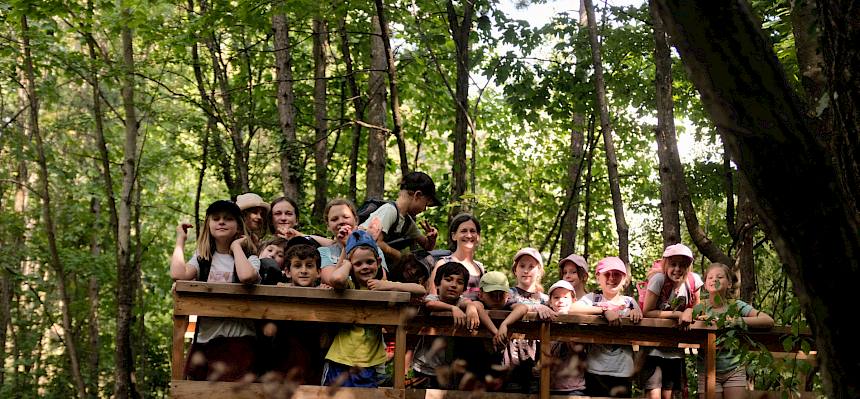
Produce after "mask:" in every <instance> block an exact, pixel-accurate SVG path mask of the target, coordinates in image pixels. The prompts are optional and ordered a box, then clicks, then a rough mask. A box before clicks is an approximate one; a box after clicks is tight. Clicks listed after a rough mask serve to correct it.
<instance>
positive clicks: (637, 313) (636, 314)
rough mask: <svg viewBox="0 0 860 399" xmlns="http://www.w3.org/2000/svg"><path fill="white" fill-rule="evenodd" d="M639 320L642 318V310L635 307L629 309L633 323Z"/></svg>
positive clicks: (637, 322)
mask: <svg viewBox="0 0 860 399" xmlns="http://www.w3.org/2000/svg"><path fill="white" fill-rule="evenodd" d="M640 320H642V311H641V310H639V309H636V308H633V309H630V321H632V322H633V324H639V321H640Z"/></svg>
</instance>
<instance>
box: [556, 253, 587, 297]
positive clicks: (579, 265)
mask: <svg viewBox="0 0 860 399" xmlns="http://www.w3.org/2000/svg"><path fill="white" fill-rule="evenodd" d="M558 273H559V278H561V279H562V280H564V281H567V282H569V283H570V285H572V286H573V288H574V289H575V290H576V297H575V298H573V299H574V300H578V299H580V298H582V297H583V296H585V294H587V293H588V289H587V288H586V287H585V283H586V282H588V262H586V260H585V258H583V257H582V256H580V255H577V254H570V255H568V256H567V257H566V258H564V259H562V260H560V261H558Z"/></svg>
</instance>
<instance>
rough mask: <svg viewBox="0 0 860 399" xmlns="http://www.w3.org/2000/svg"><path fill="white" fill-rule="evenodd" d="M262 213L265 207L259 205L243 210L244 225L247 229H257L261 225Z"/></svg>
mask: <svg viewBox="0 0 860 399" xmlns="http://www.w3.org/2000/svg"><path fill="white" fill-rule="evenodd" d="M264 213H265V209H263V208H260V207H259V206H258V207H254V208H251V209H246V210H245V226H247V227H248V230H250V231H258V230H260V228H261V227H263V214H264Z"/></svg>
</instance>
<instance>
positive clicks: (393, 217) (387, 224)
mask: <svg viewBox="0 0 860 399" xmlns="http://www.w3.org/2000/svg"><path fill="white" fill-rule="evenodd" d="M406 217H409V218H411V216H406ZM373 218H379V221H380V223H381V229H382V232H384V233H385V234H388V233H389V232H391V231H400V230H401V229H402V228H403V225H404V224H405V223H406V218H405V217H403V216H401V215H400V214H399V213H398V212H397V208H396V207H395V206H394V205H392V204H391V203H387V204H383V205H382V206H380V207H379V208H377V209H376V210H375V211H373V213H371V214H370V216H368V217H367V220H365V221H364V223H362V224H361V226H362V227H365V228H366V227H368V226H370V222H371V221H372V220H373ZM404 236H405V237H407V238H418V237H421V232H420V231H418V226H417V225H416V224H415V221H414V220H413V222H412V223H411V224H410V225H409V229H408V230H407V231H406V232H405V234H404Z"/></svg>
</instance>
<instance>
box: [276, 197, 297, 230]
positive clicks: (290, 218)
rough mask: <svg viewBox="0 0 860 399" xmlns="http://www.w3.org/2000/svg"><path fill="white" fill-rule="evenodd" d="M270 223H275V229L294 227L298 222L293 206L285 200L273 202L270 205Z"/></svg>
mask: <svg viewBox="0 0 860 399" xmlns="http://www.w3.org/2000/svg"><path fill="white" fill-rule="evenodd" d="M272 224H274V225H275V229H276V230H277V231H281V229H289V228H292V227H294V226H295V225H296V224H298V220H297V219H296V210H295V208H293V206H292V205H291V204H290V203H289V202H287V201H281V202H278V203H277V204H275V206H273V207H272Z"/></svg>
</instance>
